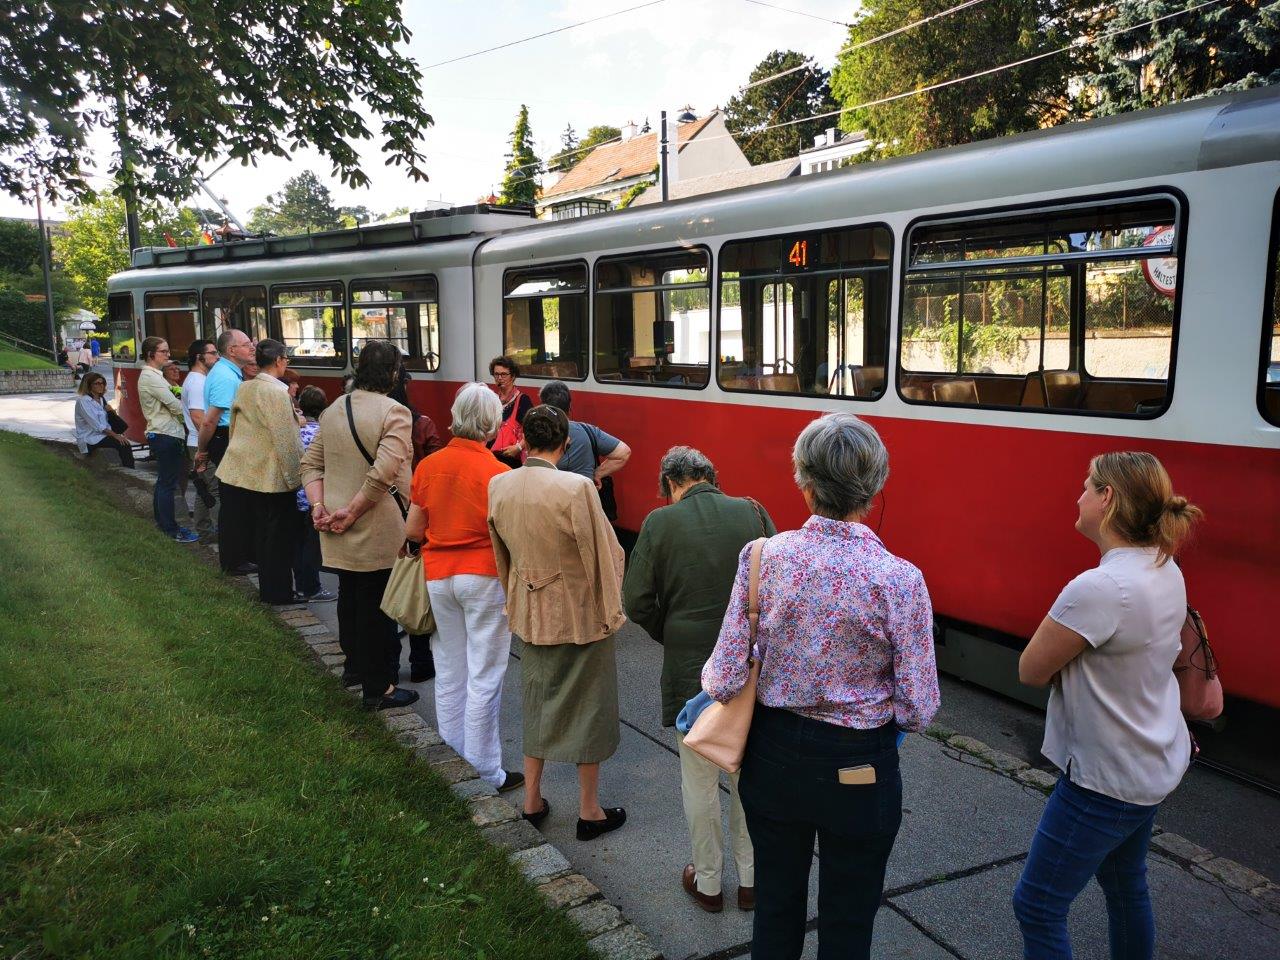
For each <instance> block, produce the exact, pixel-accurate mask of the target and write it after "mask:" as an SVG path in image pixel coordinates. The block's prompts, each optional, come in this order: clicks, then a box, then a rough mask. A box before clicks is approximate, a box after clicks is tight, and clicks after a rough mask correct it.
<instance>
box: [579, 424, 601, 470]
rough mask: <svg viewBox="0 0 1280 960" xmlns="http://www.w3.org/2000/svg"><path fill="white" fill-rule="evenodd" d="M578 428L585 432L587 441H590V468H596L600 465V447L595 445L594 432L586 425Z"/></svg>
mask: <svg viewBox="0 0 1280 960" xmlns="http://www.w3.org/2000/svg"><path fill="white" fill-rule="evenodd" d="M579 426H580V427H582V429H583V430H585V431H586V432H587V439H588V440H590V441H591V466H592V468H595V467H598V466H599V465H600V447H599V445H598V444H597V443H596V435H595V432H594V431H593V430H592V429H591V427H590V426H589V425H588V424H585V423H582V424H579Z"/></svg>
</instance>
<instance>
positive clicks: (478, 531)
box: [405, 383, 524, 790]
mask: <svg viewBox="0 0 1280 960" xmlns="http://www.w3.org/2000/svg"><path fill="white" fill-rule="evenodd" d="M451 413H452V416H453V425H452V430H453V439H452V440H450V441H449V443H448V444H447V445H446V446H445V448H444V449H443V450H441V451H439V452H438V453H435V454H432V455H431V456H430V457H427V458H426V459H424V460H423V461H422V462H421V463H420V464H418V468H417V469H416V470H415V471H414V473H413V506H412V507H410V509H409V517H408V519H407V520H406V521H405V536H406V538H407V539H408V540H410V541H411V542H415V543H422V542H423V538H424V536H425V543H422V567H423V575H424V576H425V577H426V578H427V592H428V593H429V594H430V596H431V610H432V612H433V613H434V614H435V617H436V634H435V638H434V640H433V641H432V644H431V646H432V652H433V653H434V655H435V661H436V726H437V727H438V728H439V730H440V736H441V737H443V738H444V741H445V743H447V744H449V746H451V747H453V749H454V750H456V751H457V752H458V753H459V754H460V755H461V756H463V757H464V758H466V760H467V762H468V763H470V764H471V765H472V766H473V767H475V768H476V772H477V773H479V774H480V776H481V777H483V778H484V779H485V780H487V781H488V782H489V783H490V784H492V785H493V786H494V787H496V788H498V789H499V790H512V789H514V788H516V787H518V786H520V784H522V783H523V782H524V774H523V773H520V772H517V771H510V770H503V769H502V742H501V740H500V739H499V737H498V712H499V709H500V707H501V705H502V678H503V677H504V676H505V675H506V672H507V658H508V657H509V656H510V654H511V628H510V626H509V625H508V624H507V614H506V611H505V610H504V606H505V604H506V594H505V593H504V591H503V589H502V584H501V582H500V581H499V580H498V566H497V562H496V561H495V559H494V556H493V544H492V542H491V541H490V539H489V525H488V519H487V518H488V514H489V481H490V480H491V479H492V478H494V477H496V476H497V475H498V474H500V473H506V472H507V471H508V470H510V469H511V468H510V467H508V466H507V465H505V464H503V463H501V462H499V461H498V460H496V459H495V458H494V456H493V454H492V453H490V452H489V449H488V447H486V446H485V442H486V441H488V440H492V439H493V436H494V434H496V433H497V432H498V425H499V424H500V423H501V422H502V404H501V403H500V402H499V400H498V398H497V396H495V395H494V393H493V391H492V390H490V389H489V388H488V387H487V386H485V385H484V384H482V383H468V384H466V385H465V386H464V387H463V388H462V389H461V390H459V391H458V395H457V397H456V398H455V399H454V401H453V410H452V411H451Z"/></svg>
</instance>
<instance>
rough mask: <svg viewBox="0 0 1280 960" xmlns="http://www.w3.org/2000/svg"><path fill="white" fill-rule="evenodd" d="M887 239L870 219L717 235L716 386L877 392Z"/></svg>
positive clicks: (885, 312) (881, 374)
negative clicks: (838, 226) (831, 226)
mask: <svg viewBox="0 0 1280 960" xmlns="http://www.w3.org/2000/svg"><path fill="white" fill-rule="evenodd" d="M892 239H893V238H892V234H890V232H889V230H888V229H887V228H885V227H879V226H876V227H852V228H848V229H844V230H828V231H822V232H813V233H806V234H792V235H788V236H784V237H770V238H768V239H761V240H738V241H733V242H730V243H726V244H725V245H724V247H723V249H722V250H721V253H720V334H719V337H720V342H719V355H720V364H719V369H718V373H717V380H718V382H719V384H720V386H721V387H723V388H725V389H726V390H752V391H762V392H766V393H798V394H806V395H809V396H826V395H832V396H840V397H859V398H862V399H867V400H873V399H875V398H876V397H879V396H880V395H881V394H883V393H884V379H885V369H886V366H887V363H886V360H887V357H888V352H889V259H890V254H891V247H892Z"/></svg>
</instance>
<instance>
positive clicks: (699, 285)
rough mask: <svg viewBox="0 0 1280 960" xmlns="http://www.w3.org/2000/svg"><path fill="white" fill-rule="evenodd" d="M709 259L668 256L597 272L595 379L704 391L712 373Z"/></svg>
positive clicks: (626, 261)
mask: <svg viewBox="0 0 1280 960" xmlns="http://www.w3.org/2000/svg"><path fill="white" fill-rule="evenodd" d="M709 268H710V257H709V255H708V254H707V252H706V251H705V250H674V251H665V252H662V253H647V254H643V255H641V256H632V257H617V258H614V259H611V260H601V261H600V262H599V263H598V264H597V266H596V295H595V332H596V337H595V341H596V345H595V356H596V377H597V379H601V380H611V381H614V382H617V381H619V380H620V381H622V382H624V383H643V384H647V385H652V386H664V387H703V386H706V384H707V381H708V380H709V379H710V376H709V374H710V369H711V285H710V279H709V278H710V273H709Z"/></svg>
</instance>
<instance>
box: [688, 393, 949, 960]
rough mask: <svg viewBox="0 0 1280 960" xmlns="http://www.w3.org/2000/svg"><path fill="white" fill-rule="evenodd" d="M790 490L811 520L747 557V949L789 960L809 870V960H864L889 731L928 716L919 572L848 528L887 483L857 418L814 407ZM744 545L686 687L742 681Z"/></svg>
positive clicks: (884, 847)
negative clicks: (754, 599)
mask: <svg viewBox="0 0 1280 960" xmlns="http://www.w3.org/2000/svg"><path fill="white" fill-rule="evenodd" d="M792 460H793V463H794V466H795V479H796V486H798V487H799V488H800V493H801V495H802V496H803V497H804V500H805V503H806V504H807V505H808V507H809V510H810V512H811V513H812V516H810V517H809V519H808V520H807V521H805V524H804V526H803V527H801V528H800V529H799V530H793V531H789V532H787V533H783V534H780V535H779V536H777V537H773V538H771V539H770V540H769V541H768V542H767V543H766V544H765V547H764V551H763V556H762V558H761V562H760V581H759V622H758V626H757V631H756V644H757V649H758V652H759V656H760V657H761V658H762V660H761V669H760V679H759V683H758V686H757V688H756V701H757V703H756V712H755V717H754V719H753V720H752V724H751V735H750V737H749V738H748V740H747V750H746V755H745V757H744V759H743V762H742V772H741V781H740V783H739V789H740V791H741V795H742V806H743V809H744V810H745V811H746V817H747V829H748V830H749V831H750V833H751V840H752V843H753V844H754V845H755V852H756V868H757V872H758V874H759V879H758V888H759V889H758V895H759V900H760V906H759V908H758V909H757V910H756V915H755V929H754V939H753V953H754V955H755V956H759V957H769V958H775V957H789V958H796V957H799V956H800V953H801V951H802V950H803V947H804V935H805V920H806V905H807V901H808V883H809V870H810V867H811V866H812V860H813V842H814V838H815V836H816V837H817V840H818V843H819V844H820V846H821V848H822V857H821V858H820V859H819V861H818V956H819V957H829V956H831V957H833V956H837V955H839V956H841V957H869V956H870V954H871V928H872V923H873V921H874V919H875V914H876V909H877V907H878V906H879V904H880V894H881V891H882V889H883V886H884V871H885V863H886V862H887V861H888V859H889V853H890V851H891V850H892V849H893V842H894V839H895V837H896V836H897V833H898V827H899V825H900V824H901V821H902V778H901V776H900V775H899V772H898V747H897V741H898V733H899V731H909V730H923V729H924V727H925V725H926V724H928V722H929V721H930V719H932V717H933V715H934V713H936V712H937V709H938V704H939V696H938V674H937V668H936V665H935V663H934V656H933V612H932V608H931V605H930V602H929V593H928V591H927V590H926V588H925V584H924V577H923V576H921V574H920V571H919V570H917V569H916V568H915V567H913V566H912V565H911V564H909V563H907V562H906V561H905V560H901V559H899V558H898V557H895V556H894V555H893V554H891V553H890V552H889V551H888V550H886V549H885V547H884V545H883V544H882V543H881V542H880V539H879V538H878V537H877V536H876V535H875V533H874V532H873V531H872V530H871V529H870V528H869V527H867V526H866V525H865V524H864V522H863V521H864V520H865V519H866V516H867V514H868V512H869V511H870V509H871V503H872V501H873V500H874V499H875V496H876V494H878V493H879V492H880V490H881V488H882V487H883V486H884V484H885V481H886V480H887V479H888V477H889V455H888V452H887V451H886V450H885V447H884V444H883V443H882V442H881V440H880V437H879V435H878V434H877V433H876V431H875V430H874V429H873V428H872V427H871V426H870V425H869V424H867V423H865V422H863V421H862V420H859V419H858V418H857V417H855V416H853V415H851V414H847V413H830V414H827V415H826V416H824V417H821V418H819V419H817V420H815V421H813V422H812V423H810V424H809V425H808V426H807V427H805V429H804V430H803V431H802V432H801V433H800V436H799V437H798V438H797V440H796V444H795V448H794V450H793V452H792ZM750 554H751V551H750V548H749V547H748V548H744V549H743V551H742V554H741V556H740V557H739V558H738V573H737V579H736V581H735V582H734V586H733V594H732V596H731V597H730V599H729V609H728V612H727V613H726V615H725V618H724V624H723V625H722V627H721V629H720V638H719V640H718V641H717V642H716V647H715V650H714V652H713V653H712V654H711V659H710V660H708V661H707V664H706V666H705V667H704V668H703V671H702V686H703V689H704V690H706V691H707V693H708V694H710V695H711V696H712V697H714V698H715V699H716V700H719V701H721V702H724V701H727V700H729V699H731V698H732V697H733V696H734V695H735V694H737V693H738V692H739V691H740V690H741V689H742V688H743V686H744V685H745V684H746V681H747V674H748V657H749V655H750V650H749V649H748V648H749V646H750V636H751V629H750V625H749V622H748V619H747V597H748V581H749V579H750Z"/></svg>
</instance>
